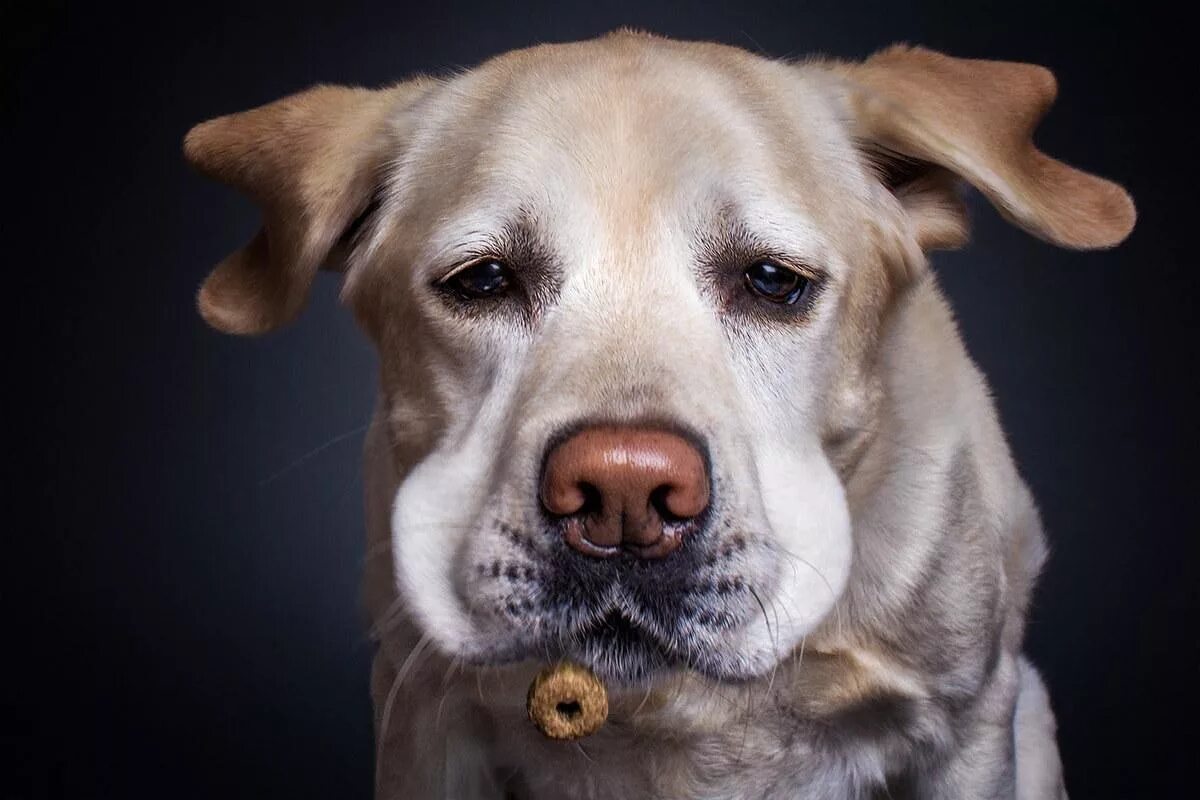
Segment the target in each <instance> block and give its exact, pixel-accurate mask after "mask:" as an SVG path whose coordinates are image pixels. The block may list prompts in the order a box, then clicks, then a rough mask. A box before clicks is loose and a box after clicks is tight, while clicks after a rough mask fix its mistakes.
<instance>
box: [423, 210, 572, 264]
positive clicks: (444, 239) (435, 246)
mask: <svg viewBox="0 0 1200 800" xmlns="http://www.w3.org/2000/svg"><path fill="white" fill-rule="evenodd" d="M453 227H454V229H453V230H451V231H447V232H444V233H442V234H440V235H437V236H435V237H432V239H431V241H430V243H429V244H430V246H429V247H428V248H425V249H424V250H423V252H422V255H421V257H420V262H421V263H419V264H417V265H414V266H417V267H419V268H421V269H422V270H428V272H429V273H430V274H431V275H442V274H445V273H447V272H449V271H451V270H453V269H454V268H456V267H458V266H461V265H462V264H464V263H466V262H468V261H473V260H476V259H479V258H495V259H498V260H500V261H503V262H504V263H505V264H507V265H508V266H509V267H511V268H512V269H513V270H514V271H516V272H517V274H518V275H521V276H523V277H525V278H527V279H535V278H538V277H541V276H545V275H548V274H551V273H557V272H558V271H559V270H560V269H561V266H562V264H561V261H560V259H559V258H558V257H557V255H556V254H555V252H554V249H553V248H552V246H551V245H550V237H549V236H548V235H547V233H546V230H545V228H544V226H543V225H542V224H541V220H540V218H539V217H538V216H537V215H535V214H533V213H531V212H529V211H528V210H527V209H523V208H521V209H517V210H516V212H514V213H513V214H512V215H510V216H508V217H507V218H506V219H501V220H500V221H495V220H488V221H487V223H483V224H481V223H480V222H479V221H476V222H474V223H472V221H471V220H470V219H467V220H463V221H461V222H459V223H457V224H456V225H454V226H453Z"/></svg>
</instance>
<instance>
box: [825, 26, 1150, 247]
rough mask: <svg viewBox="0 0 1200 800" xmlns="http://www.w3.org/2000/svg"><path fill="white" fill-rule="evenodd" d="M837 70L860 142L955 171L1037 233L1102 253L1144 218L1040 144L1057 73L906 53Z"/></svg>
mask: <svg viewBox="0 0 1200 800" xmlns="http://www.w3.org/2000/svg"><path fill="white" fill-rule="evenodd" d="M837 69H838V70H839V71H840V72H841V74H842V75H843V76H844V77H845V78H846V79H847V80H848V83H849V89H850V103H851V105H852V111H853V115H854V118H855V120H856V123H857V125H858V126H859V129H860V130H858V131H857V132H856V133H857V134H858V135H859V136H861V137H862V138H863V139H864V140H866V141H868V142H871V143H873V144H875V145H877V146H879V147H882V148H886V149H887V150H891V151H893V152H895V153H898V154H900V155H902V156H905V157H907V158H911V159H917V160H920V161H924V162H928V163H930V164H934V165H937V166H940V167H943V168H945V169H947V170H950V171H951V172H953V173H955V174H956V175H958V176H960V177H962V178H963V179H964V180H966V181H967V182H969V183H971V184H972V185H973V186H975V187H976V188H977V189H979V191H981V192H982V193H983V194H984V195H985V196H986V197H987V198H988V200H990V201H991V202H992V204H993V205H994V206H996V208H997V209H998V210H999V211H1000V213H1001V214H1002V215H1004V216H1005V217H1006V218H1007V219H1009V220H1010V221H1011V222H1013V223H1014V224H1016V225H1018V226H1020V227H1021V228H1024V229H1025V230H1026V231H1028V232H1029V233H1031V234H1033V235H1035V236H1038V237H1040V238H1042V239H1045V240H1046V241H1048V242H1051V243H1053V244H1056V245H1059V246H1061V247H1070V248H1077V249H1093V248H1105V247H1113V246H1115V245H1117V244H1119V243H1120V242H1121V241H1122V240H1123V239H1125V237H1126V236H1128V235H1129V233H1130V231H1131V230H1132V229H1133V225H1134V221H1135V219H1136V216H1137V214H1136V211H1135V210H1134V205H1133V200H1132V199H1131V198H1130V197H1129V195H1128V194H1127V193H1126V192H1125V190H1124V189H1122V188H1121V187H1120V186H1118V185H1117V184H1115V183H1112V182H1110V181H1107V180H1104V179H1103V178H1098V177H1096V176H1094V175H1089V174H1088V173H1086V172H1082V171H1080V170H1077V169H1075V168H1073V167H1070V166H1068V165H1067V164H1064V163H1063V162H1061V161H1057V160H1055V159H1053V158H1051V157H1050V156H1047V155H1046V154H1045V153H1043V152H1042V151H1040V150H1038V149H1037V147H1036V146H1035V145H1034V143H1033V132H1034V129H1035V128H1036V127H1037V124H1038V123H1039V122H1040V121H1041V119H1042V117H1043V116H1045V114H1046V111H1047V110H1049V108H1050V106H1051V104H1052V103H1053V102H1054V99H1055V96H1056V93H1057V85H1056V82H1055V80H1054V76H1053V75H1052V74H1051V73H1050V72H1049V70H1046V69H1045V68H1043V67H1039V66H1034V65H1032V64H1018V63H1010V62H1004V61H978V60H968V59H960V58H952V57H950V56H945V55H942V54H941V53H935V52H932V51H930V50H925V49H922V48H918V47H907V46H896V47H892V48H889V49H887V50H884V51H882V52H880V53H877V54H876V55H874V56H871V57H870V58H868V59H867V60H866V61H864V62H862V63H861V64H844V65H840V66H839V67H838V68H837ZM935 227H936V225H935ZM948 233H950V231H949V229H947V230H943V231H942V234H948ZM942 239H953V237H952V236H950V237H944V236H942V235H941V234H936V235H935V234H934V233H933V232H931V235H930V241H935V240H942Z"/></svg>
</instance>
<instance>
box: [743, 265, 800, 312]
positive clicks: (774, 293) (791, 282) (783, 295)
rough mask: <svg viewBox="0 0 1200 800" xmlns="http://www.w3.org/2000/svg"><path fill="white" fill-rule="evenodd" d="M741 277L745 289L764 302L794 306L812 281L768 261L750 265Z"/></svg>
mask: <svg viewBox="0 0 1200 800" xmlns="http://www.w3.org/2000/svg"><path fill="white" fill-rule="evenodd" d="M743 275H744V277H745V280H746V288H748V289H749V290H750V291H751V292H753V293H754V294H756V295H758V296H759V297H761V298H763V299H764V300H768V301H770V302H772V303H779V304H781V305H788V306H790V305H795V303H796V302H797V301H798V300H800V298H802V297H804V295H805V294H806V293H807V292H808V288H809V286H811V285H812V281H810V280H809V279H808V278H806V277H804V276H803V275H801V274H800V273H798V272H796V271H795V270H790V269H787V268H786V267H781V266H779V265H778V264H772V263H771V262H770V261H758V262H755V263H754V264H751V265H750V266H749V267H747V268H746V271H745V272H744V273H743Z"/></svg>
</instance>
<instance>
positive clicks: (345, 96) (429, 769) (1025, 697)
mask: <svg viewBox="0 0 1200 800" xmlns="http://www.w3.org/2000/svg"><path fill="white" fill-rule="evenodd" d="M1054 95H1055V82H1054V78H1053V77H1052V76H1051V74H1050V73H1049V72H1048V71H1046V70H1045V69H1043V68H1040V67H1036V66H1031V65H1027V64H1015V63H1004V62H990V61H970V60H962V59H957V58H950V57H947V56H944V55H940V54H938V53H933V52H930V51H927V50H923V49H920V48H911V47H894V48H891V49H888V50H885V51H883V52H881V53H879V54H877V55H875V56H873V57H871V58H869V59H867V60H866V61H864V62H862V63H843V62H838V61H830V60H811V61H805V62H800V63H793V62H788V61H780V60H772V59H768V58H763V57H760V56H758V55H754V54H750V53H747V52H744V51H742V50H739V49H735V48H732V47H726V46H721V45H715V44H705V43H692V42H677V41H672V40H669V39H664V38H659V37H655V36H650V35H645V34H641V33H633V32H627V31H622V32H618V33H615V34H612V35H609V36H605V37H603V38H600V39H597V40H594V41H587V42H581V43H574V44H565V45H547V46H540V47H535V48H531V49H528V50H521V51H516V52H511V53H507V54H505V55H503V56H500V57H498V58H494V59H492V60H490V61H487V62H486V63H484V64H482V65H480V66H478V67H476V68H475V69H472V70H469V71H465V72H462V73H460V74H456V75H454V76H452V77H446V78H417V79H414V80H409V81H406V82H403V83H399V84H397V85H395V86H392V87H390V88H386V89H381V90H377V91H370V90H365V89H352V88H342V87H335V86H322V87H317V88H314V89H311V90H309V91H307V92H303V93H300V94H298V95H294V96H292V97H288V98H285V99H283V100H280V101H278V102H275V103H271V104H269V105H267V106H264V107H262V108H258V109H254V110H252V111H246V112H244V113H239V114H233V115H230V116H226V117H221V118H219V119H215V120H212V121H209V122H206V123H204V124H202V125H199V126H197V127H196V128H195V129H193V130H192V131H191V132H190V133H189V134H188V136H187V140H186V142H185V152H186V155H187V158H188V159H189V161H190V162H191V163H193V164H194V165H195V166H196V167H197V168H198V169H199V170H200V171H202V172H203V173H205V174H207V175H209V176H211V177H213V178H215V179H217V180H220V181H223V182H225V183H227V184H230V185H231V186H233V187H235V188H237V189H239V190H241V191H243V192H245V193H246V194H248V195H249V196H250V197H251V198H253V199H254V200H255V201H256V202H257V203H258V204H259V205H260V206H261V207H262V212H263V218H264V220H263V226H262V229H261V231H260V232H259V233H258V235H257V236H256V237H255V238H254V240H253V241H251V242H250V243H249V244H248V245H247V246H246V247H244V248H243V249H241V250H238V251H237V252H235V253H234V254H233V255H231V256H229V258H227V259H226V260H225V261H223V262H222V263H221V264H219V265H218V266H217V267H216V269H215V270H214V271H213V273H212V275H211V276H209V278H208V279H207V280H206V281H205V283H204V285H203V288H202V289H201V291H200V296H199V306H200V311H201V313H202V314H203V315H204V318H205V319H206V320H208V322H209V323H211V324H212V325H213V326H214V327H216V328H218V329H220V330H223V331H228V332H230V333H239V334H255V333H262V332H265V331H269V330H273V329H275V328H276V327H278V326H280V325H282V324H284V323H286V322H287V321H288V320H290V319H291V318H292V317H294V316H295V315H296V314H297V313H298V312H299V310H300V309H301V307H302V306H303V304H304V302H305V296H306V294H307V292H308V289H309V285H310V283H311V282H312V280H313V276H314V274H315V273H316V271H317V270H318V269H319V268H321V267H322V266H325V267H327V268H331V269H337V270H341V271H343V272H344V273H345V279H344V291H343V294H344V298H345V301H346V303H347V304H348V305H349V306H350V307H351V308H352V309H353V312H354V314H355V315H356V317H357V318H358V320H359V321H360V323H361V325H362V327H363V329H364V330H365V331H366V333H367V334H368V335H369V336H370V338H371V339H372V340H373V341H374V342H375V344H376V345H377V347H378V350H379V354H380V363H381V369H382V376H381V391H380V396H379V401H378V409H377V412H376V414H375V418H374V423H373V425H372V428H371V433H370V435H369V437H368V445H367V462H366V470H367V472H366V481H367V494H368V498H367V499H368V510H369V524H370V532H369V539H370V551H369V558H368V567H367V576H366V591H367V599H368V605H369V608H370V611H371V613H372V615H373V617H374V619H375V621H376V625H377V630H378V633H379V638H380V641H381V647H380V650H379V653H378V655H377V658H376V664H375V674H374V679H373V692H374V699H375V703H376V709H377V718H376V724H377V731H376V732H377V739H378V743H379V760H378V768H377V772H378V774H377V793H378V796H379V797H380V798H421V797H442V796H446V797H456V798H458V797H496V798H500V797H517V798H522V800H529V799H532V798H562V797H573V798H574V797H580V798H584V797H587V798H592V797H594V798H641V797H646V798H649V797H661V798H756V799H757V798H800V797H803V798H869V797H890V798H901V797H915V798H945V799H946V800H963V798H1012V797H1018V798H1022V799H1023V800H1033V799H1034V798H1059V797H1063V796H1065V795H1064V790H1063V787H1062V781H1061V773H1060V767H1059V762H1058V755H1057V750H1056V745H1055V739H1054V721H1053V716H1052V714H1051V712H1050V707H1049V703H1048V700H1047V698H1046V694H1045V691H1044V689H1043V687H1042V684H1041V681H1040V680H1039V678H1038V676H1037V673H1036V672H1035V671H1034V669H1033V667H1032V666H1030V664H1029V663H1028V662H1027V661H1026V660H1024V659H1023V657H1022V655H1021V648H1022V633H1023V626H1024V621H1025V616H1026V610H1027V605H1028V602H1029V597H1030V589H1031V586H1032V584H1033V582H1034V579H1035V577H1036V575H1037V573H1038V569H1039V567H1040V565H1041V564H1042V561H1043V559H1044V557H1045V546H1044V543H1043V537H1042V532H1041V528H1040V525H1039V522H1038V515H1037V511H1036V509H1035V507H1034V504H1033V501H1032V499H1031V498H1030V495H1029V492H1028V490H1027V489H1026V487H1025V485H1024V484H1023V483H1022V481H1021V479H1020V477H1019V476H1018V474H1017V472H1016V470H1015V468H1014V466H1013V463H1012V459H1011V457H1010V455H1009V451H1008V449H1007V446H1006V445H1005V441H1004V436H1003V434H1002V432H1001V429H1000V426H999V424H998V423H997V420H996V415H995V412H994V410H993V407H992V403H991V401H990V399H989V397H988V392H987V388H986V385H985V383H984V380H983V378H982V377H981V376H980V374H979V372H978V371H977V369H976V368H975V366H974V365H973V364H972V362H971V360H970V358H969V357H968V356H967V354H966V353H965V352H964V349H963V347H962V344H961V343H960V340H959V336H958V333H957V331H956V329H955V326H954V322H953V320H952V318H951V314H950V311H949V310H948V308H947V306H946V303H945V301H944V300H943V298H942V295H941V293H940V292H939V290H938V287H937V283H936V281H935V279H934V277H933V276H932V274H931V273H930V271H929V269H928V267H927V262H926V256H925V253H926V252H927V251H929V250H930V249H934V248H950V247H958V246H960V245H962V244H963V243H964V242H965V240H966V238H967V226H966V222H965V217H964V213H963V208H962V205H961V203H960V201H959V199H958V196H957V187H958V185H959V184H960V182H966V183H969V184H971V185H973V186H974V187H975V188H977V189H978V190H979V191H980V192H982V193H983V194H984V195H985V196H986V197H987V198H988V199H989V200H990V201H991V202H992V203H993V205H995V207H996V208H997V209H998V210H999V211H1000V212H1001V213H1002V214H1003V215H1004V216H1005V217H1006V218H1008V219H1009V220H1011V221H1012V222H1013V223H1014V224H1015V225H1018V226H1020V227H1021V228H1023V229H1025V230H1026V231H1028V232H1029V233H1031V234H1033V235H1035V236H1038V237H1041V238H1042V239H1045V240H1047V241H1049V242H1053V243H1055V244H1057V245H1060V246H1063V247H1071V248H1103V247H1111V246H1114V245H1116V244H1117V243H1118V242H1120V241H1121V240H1122V239H1123V238H1125V236H1126V235H1127V234H1128V233H1129V231H1130V229H1131V228H1132V226H1133V224H1134V216H1135V214H1134V208H1133V204H1132V202H1131V201H1130V198H1129V197H1128V195H1127V194H1126V193H1125V192H1124V191H1123V190H1122V189H1121V188H1120V187H1118V186H1116V185H1114V184H1112V183H1109V182H1107V181H1105V180H1102V179H1100V178H1096V177H1093V176H1091V175H1088V174H1085V173H1083V172H1080V171H1078V170H1076V169H1073V168H1071V167H1069V166H1067V165H1066V164H1064V163H1062V162H1060V161H1057V160H1055V159H1053V158H1051V157H1049V156H1047V155H1045V154H1044V153H1042V152H1040V151H1039V150H1038V149H1037V148H1036V147H1035V146H1034V145H1033V143H1032V139H1031V136H1032V133H1033V130H1034V128H1035V126H1036V125H1037V123H1038V121H1039V120H1040V118H1041V117H1042V115H1043V114H1044V113H1045V112H1046V110H1047V108H1048V107H1049V106H1050V104H1051V102H1052V101H1053V100H1054ZM558 659H571V660H575V661H578V662H582V663H584V664H586V665H588V666H590V667H591V668H592V669H593V670H594V671H595V672H596V673H598V674H599V675H600V676H602V677H603V678H604V679H605V681H606V682H607V683H608V684H609V686H610V687H611V690H612V700H611V703H612V713H611V718H610V720H609V722H608V724H607V725H606V726H605V727H604V728H603V729H602V730H601V731H600V732H598V733H597V734H596V735H594V736H593V737H591V738H589V739H586V740H584V741H583V742H581V743H579V744H577V745H572V744H563V743H558V742H551V741H547V740H544V739H542V738H541V737H540V735H539V734H538V733H537V732H536V731H535V730H534V729H533V727H532V726H531V725H529V723H528V721H527V720H526V719H525V718H524V694H525V687H526V686H527V685H528V683H529V680H530V677H531V676H532V675H533V674H534V673H535V672H536V670H537V669H538V668H539V666H541V665H544V664H545V663H546V662H548V661H555V660H558Z"/></svg>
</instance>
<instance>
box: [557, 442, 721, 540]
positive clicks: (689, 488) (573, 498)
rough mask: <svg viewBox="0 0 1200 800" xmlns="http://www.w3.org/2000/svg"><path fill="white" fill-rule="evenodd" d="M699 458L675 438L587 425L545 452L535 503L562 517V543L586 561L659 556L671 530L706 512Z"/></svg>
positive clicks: (674, 532) (671, 535) (693, 449)
mask: <svg viewBox="0 0 1200 800" xmlns="http://www.w3.org/2000/svg"><path fill="white" fill-rule="evenodd" d="M708 493H709V486H708V473H707V471H706V470H705V465H704V457H703V456H701V454H700V451H699V450H697V449H696V447H695V446H694V445H692V444H691V443H690V442H689V441H687V440H686V439H684V438H683V437H681V436H678V435H676V434H673V433H668V432H666V431H662V430H656V429H653V428H634V427H627V426H616V425H606V426H599V427H593V428H587V429H585V430H583V431H580V432H579V433H577V434H575V435H574V436H572V437H571V438H570V439H567V440H566V441H565V442H562V443H561V444H559V445H558V446H556V447H555V448H554V449H553V450H551V451H550V455H549V457H548V458H547V459H546V466H545V470H544V472H543V473H542V489H541V494H542V498H541V499H542V505H543V506H544V507H545V509H546V511H548V512H549V513H550V514H552V515H554V516H556V517H562V518H565V520H566V525H565V536H566V541H567V544H569V545H571V547H573V548H575V549H576V550H578V551H579V552H581V553H584V554H586V555H589V556H598V557H605V556H613V555H617V554H619V553H620V552H622V551H623V550H624V551H627V552H631V553H634V554H635V555H637V556H639V557H641V558H661V557H663V556H665V555H667V554H669V553H671V552H672V551H674V550H675V549H676V548H677V547H679V545H680V543H681V539H680V534H679V532H678V526H674V525H668V524H667V523H671V522H681V521H685V520H689V519H692V518H694V517H697V516H699V515H700V514H701V513H703V511H704V509H705V508H707V507H708Z"/></svg>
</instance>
